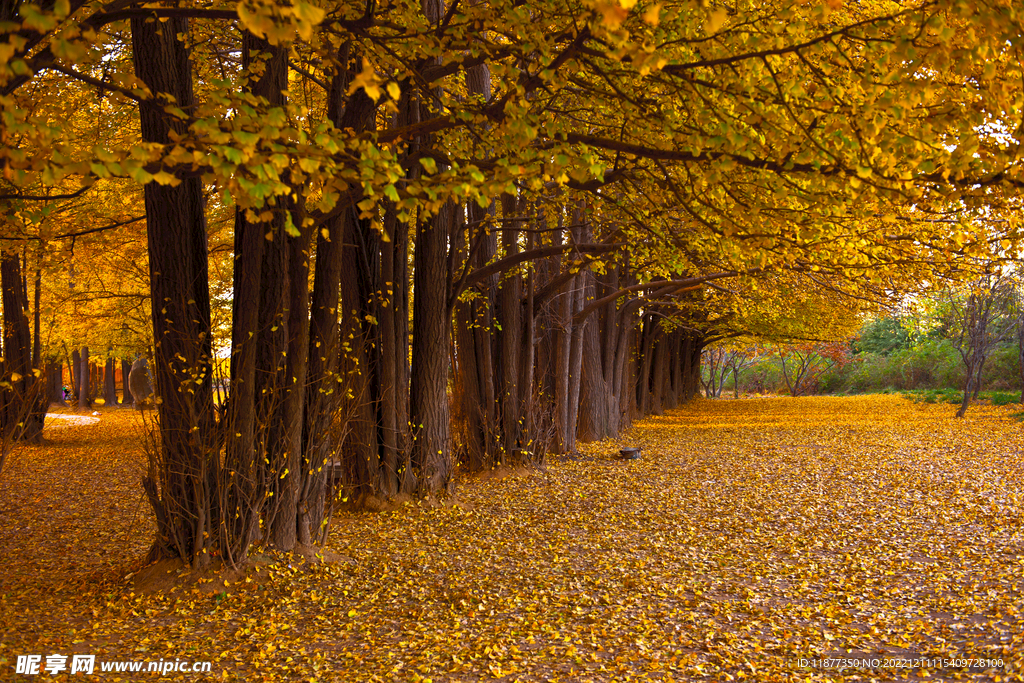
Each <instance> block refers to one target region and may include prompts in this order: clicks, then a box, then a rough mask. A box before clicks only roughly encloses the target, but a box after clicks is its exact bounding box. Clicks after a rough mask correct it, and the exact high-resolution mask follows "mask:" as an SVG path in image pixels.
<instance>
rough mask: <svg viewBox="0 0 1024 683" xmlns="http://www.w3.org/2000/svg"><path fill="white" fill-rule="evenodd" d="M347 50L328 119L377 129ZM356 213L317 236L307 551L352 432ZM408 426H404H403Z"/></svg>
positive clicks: (304, 499) (304, 506)
mask: <svg viewBox="0 0 1024 683" xmlns="http://www.w3.org/2000/svg"><path fill="white" fill-rule="evenodd" d="M359 61H360V60H359V56H358V54H355V55H353V54H351V53H350V52H349V50H348V47H347V46H346V47H344V48H343V49H342V50H341V51H340V53H339V63H340V69H339V71H338V72H337V73H336V74H335V75H334V77H333V78H332V79H331V85H330V93H329V95H328V102H327V116H328V118H329V119H330V120H331V122H332V123H333V124H334V125H335V127H337V128H338V129H340V130H345V129H347V128H351V129H353V130H355V131H357V132H358V131H363V130H366V129H367V128H368V127H370V126H372V124H373V112H374V105H373V102H371V101H370V99H369V98H368V97H366V94H365V92H364V91H363V90H361V89H360V90H357V91H356V92H355V93H353V95H352V96H351V97H348V98H346V94H345V93H346V90H347V89H348V83H349V81H350V79H351V78H352V77H353V76H354V74H355V73H357V72H358V70H359V68H361V65H360V64H358V62H359ZM352 211H353V209H351V208H350V209H348V210H346V211H344V212H343V213H342V214H341V215H338V216H334V217H332V218H331V219H329V220H328V221H327V223H326V224H325V225H324V229H323V230H322V231H321V232H320V233H319V234H318V235H317V240H316V263H315V268H314V271H313V294H312V303H311V307H310V322H309V332H308V337H309V345H308V348H309V351H308V358H307V366H306V399H305V407H304V413H305V417H304V419H303V436H302V461H301V475H302V476H301V487H300V489H299V494H298V501H297V503H296V508H297V527H298V528H297V540H298V542H299V543H302V544H304V545H309V544H312V543H316V542H319V541H322V540H323V538H324V535H325V534H326V531H327V523H328V520H329V513H330V508H329V506H328V505H327V495H328V482H329V480H330V476H331V474H332V473H333V471H334V467H333V463H332V458H333V457H334V454H335V451H336V447H337V445H338V444H339V442H340V441H341V440H342V438H343V437H344V432H345V431H346V430H347V428H348V417H347V416H345V415H342V414H341V413H340V406H341V399H342V397H343V392H344V391H345V385H344V384H343V383H342V382H341V378H340V376H339V375H338V358H339V350H340V346H341V342H340V339H339V336H340V335H339V327H338V317H339V292H340V283H341V275H342V257H343V255H344V246H345V243H346V241H347V240H348V239H351V238H352V236H353V235H354V232H353V231H354V227H353V226H354V223H355V219H354V217H353V215H352ZM403 424H404V423H403Z"/></svg>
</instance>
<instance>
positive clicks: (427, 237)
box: [410, 201, 456, 495]
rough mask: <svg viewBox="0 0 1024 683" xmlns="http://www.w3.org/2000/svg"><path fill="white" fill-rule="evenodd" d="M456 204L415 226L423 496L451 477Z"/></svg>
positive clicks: (416, 419)
mask: <svg viewBox="0 0 1024 683" xmlns="http://www.w3.org/2000/svg"><path fill="white" fill-rule="evenodd" d="M455 211H456V205H455V204H454V203H453V202H450V201H449V202H447V203H445V205H444V206H443V207H442V208H441V210H440V212H439V213H438V215H436V216H432V217H430V218H427V219H424V220H421V221H420V223H419V225H418V226H417V231H416V232H417V239H416V252H415V271H414V274H413V286H414V291H415V297H414V299H413V332H412V383H411V401H410V406H411V412H412V424H413V435H414V441H413V447H412V464H413V467H415V468H416V469H417V471H418V472H419V477H418V479H419V492H420V493H421V494H424V495H432V494H437V493H441V492H442V491H444V490H445V489H446V488H447V486H448V484H449V482H450V481H451V477H452V474H453V472H452V469H453V467H452V465H453V463H452V461H451V453H449V451H448V430H449V426H450V425H449V419H448V330H449V329H450V326H449V311H448V301H447V299H448V281H449V278H448V268H447V266H448V258H447V257H448V238H449V236H450V235H451V234H452V227H453V226H454V223H455Z"/></svg>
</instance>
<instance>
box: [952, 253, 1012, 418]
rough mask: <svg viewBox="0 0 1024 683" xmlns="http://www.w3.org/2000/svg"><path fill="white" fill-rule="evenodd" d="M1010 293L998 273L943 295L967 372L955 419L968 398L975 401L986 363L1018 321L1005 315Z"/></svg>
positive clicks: (1008, 284)
mask: <svg viewBox="0 0 1024 683" xmlns="http://www.w3.org/2000/svg"><path fill="white" fill-rule="evenodd" d="M1013 294H1014V290H1013V287H1012V282H1011V280H1010V279H1009V278H1008V277H1004V275H1002V274H999V273H996V274H991V275H984V276H982V277H980V278H978V279H976V280H974V281H972V282H970V283H968V284H967V285H965V286H964V287H963V288H961V289H959V290H950V291H948V292H947V294H946V298H947V301H948V303H949V307H950V315H951V319H952V325H953V327H952V332H953V335H954V336H953V341H954V343H955V344H956V348H957V351H958V352H959V354H960V359H961V360H962V361H963V364H964V369H965V371H966V372H965V375H966V377H965V379H964V396H963V400H962V401H961V403H960V408H959V409H958V410H957V411H956V416H957V417H963V416H964V415H965V414H966V413H967V407H968V406H969V405H970V402H971V399H972V398H977V396H978V391H979V390H980V389H981V372H982V370H983V369H984V367H985V361H986V360H988V357H989V355H990V354H991V353H992V350H993V349H994V348H995V346H996V345H997V344H998V343H999V342H1001V341H1003V340H1004V339H1006V337H1007V336H1008V335H1009V334H1010V333H1011V330H1013V328H1014V326H1015V324H1016V322H1017V321H1016V319H1015V318H1014V317H1013V316H1012V315H1009V314H1008V311H1009V309H1010V306H1011V305H1012V301H1013Z"/></svg>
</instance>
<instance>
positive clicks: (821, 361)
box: [778, 342, 850, 396]
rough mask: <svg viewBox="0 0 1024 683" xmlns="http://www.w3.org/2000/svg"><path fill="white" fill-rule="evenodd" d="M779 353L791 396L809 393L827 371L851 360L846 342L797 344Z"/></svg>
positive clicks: (779, 350)
mask: <svg viewBox="0 0 1024 683" xmlns="http://www.w3.org/2000/svg"><path fill="white" fill-rule="evenodd" d="M778 353H779V358H780V359H781V362H782V377H783V378H784V379H785V380H786V388H788V389H789V393H790V395H791V396H803V395H804V394H807V393H809V392H810V391H811V390H812V389H813V388H814V387H815V386H816V385H817V383H818V380H819V379H820V378H821V376H822V375H823V374H824V373H825V372H826V371H827V370H830V369H832V368H833V367H837V366H840V365H844V364H845V363H846V362H848V361H849V359H850V351H849V347H848V346H847V344H845V343H843V342H825V343H821V342H819V343H804V344H794V345H790V346H786V347H780V348H779V349H778Z"/></svg>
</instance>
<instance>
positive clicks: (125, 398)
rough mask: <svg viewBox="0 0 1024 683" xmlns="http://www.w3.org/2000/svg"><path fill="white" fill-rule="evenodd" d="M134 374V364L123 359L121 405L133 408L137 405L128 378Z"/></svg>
mask: <svg viewBox="0 0 1024 683" xmlns="http://www.w3.org/2000/svg"><path fill="white" fill-rule="evenodd" d="M131 374H132V364H131V363H129V362H128V359H126V358H122V359H121V405H122V406H125V407H127V406H132V405H135V397H134V396H133V395H132V389H131V385H130V383H129V382H128V377H129V376H130V375H131Z"/></svg>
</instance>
